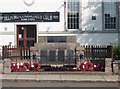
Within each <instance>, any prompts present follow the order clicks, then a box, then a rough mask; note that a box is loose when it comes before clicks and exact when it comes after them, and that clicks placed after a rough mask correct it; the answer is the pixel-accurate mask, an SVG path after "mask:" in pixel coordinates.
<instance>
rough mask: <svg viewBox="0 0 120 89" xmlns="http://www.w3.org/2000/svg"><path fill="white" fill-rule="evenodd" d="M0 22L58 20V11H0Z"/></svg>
mask: <svg viewBox="0 0 120 89" xmlns="http://www.w3.org/2000/svg"><path fill="white" fill-rule="evenodd" d="M0 18H1V22H59V18H60V17H59V12H12V13H1V15H0Z"/></svg>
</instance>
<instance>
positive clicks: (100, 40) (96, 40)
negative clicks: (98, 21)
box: [76, 33, 118, 45]
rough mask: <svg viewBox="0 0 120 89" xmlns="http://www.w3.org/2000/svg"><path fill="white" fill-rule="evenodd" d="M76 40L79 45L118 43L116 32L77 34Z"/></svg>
mask: <svg viewBox="0 0 120 89" xmlns="http://www.w3.org/2000/svg"><path fill="white" fill-rule="evenodd" d="M76 37H77V42H78V43H80V44H81V45H109V44H110V43H112V44H114V43H118V34H117V33H97V34H96V33H91V34H88V33H84V34H78V35H77V36H76Z"/></svg>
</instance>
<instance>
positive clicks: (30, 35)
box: [17, 25, 37, 48]
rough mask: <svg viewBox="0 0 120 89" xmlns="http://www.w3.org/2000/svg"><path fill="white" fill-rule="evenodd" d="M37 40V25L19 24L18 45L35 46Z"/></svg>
mask: <svg viewBox="0 0 120 89" xmlns="http://www.w3.org/2000/svg"><path fill="white" fill-rule="evenodd" d="M36 42H37V31H36V25H17V47H25V48H26V47H30V46H34V43H36Z"/></svg>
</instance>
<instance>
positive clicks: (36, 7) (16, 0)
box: [0, 0, 118, 45]
mask: <svg viewBox="0 0 120 89" xmlns="http://www.w3.org/2000/svg"><path fill="white" fill-rule="evenodd" d="M63 1H64V0H35V3H34V4H33V5H32V6H26V5H25V4H24V2H23V0H0V12H27V11H29V12H55V11H58V12H60V22H54V23H49V22H47V23H45V22H43V23H41V22H33V23H0V45H7V44H9V42H12V44H13V45H16V25H19V24H36V25H37V31H38V32H39V33H41V32H49V31H50V32H51V31H53V32H62V31H64V7H63V6H62V5H63ZM61 6H62V7H61ZM60 7H61V8H60ZM81 7H82V12H81V15H82V18H81V19H82V23H81V24H82V30H83V31H84V30H85V28H86V30H89V31H90V30H93V27H94V30H97V31H98V30H102V7H101V2H95V3H92V2H91V3H90V4H88V2H82V3H81ZM105 8H107V7H105ZM105 11H107V9H106V10H105ZM109 12H110V13H111V14H113V13H114V14H113V15H115V11H114V8H113V10H112V11H109ZM92 15H96V20H92ZM6 28H7V30H6ZM8 33H10V34H8ZM38 35H39V36H43V35H45V34H38ZM46 35H49V34H46ZM50 35H58V34H50ZM64 35H68V34H64ZM77 42H79V43H81V44H86V45H87V44H89V45H93V44H95V45H96V44H101V45H106V44H109V43H117V42H118V34H117V33H116V34H115V33H97V34H84V33H83V34H82V33H81V34H77Z"/></svg>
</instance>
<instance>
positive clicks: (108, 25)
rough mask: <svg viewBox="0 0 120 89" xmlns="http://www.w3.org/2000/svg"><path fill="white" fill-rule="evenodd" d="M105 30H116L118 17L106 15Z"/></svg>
mask: <svg viewBox="0 0 120 89" xmlns="http://www.w3.org/2000/svg"><path fill="white" fill-rule="evenodd" d="M105 29H116V17H111V16H110V14H105Z"/></svg>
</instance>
